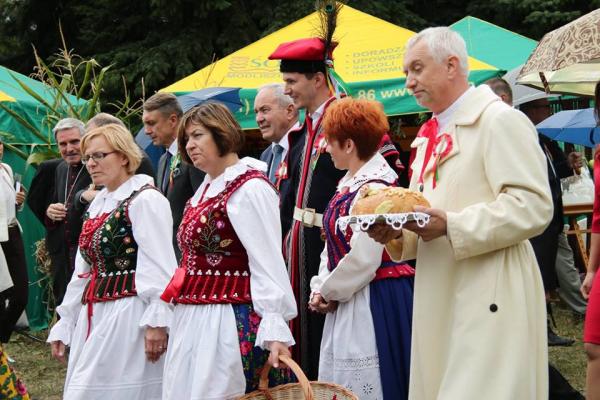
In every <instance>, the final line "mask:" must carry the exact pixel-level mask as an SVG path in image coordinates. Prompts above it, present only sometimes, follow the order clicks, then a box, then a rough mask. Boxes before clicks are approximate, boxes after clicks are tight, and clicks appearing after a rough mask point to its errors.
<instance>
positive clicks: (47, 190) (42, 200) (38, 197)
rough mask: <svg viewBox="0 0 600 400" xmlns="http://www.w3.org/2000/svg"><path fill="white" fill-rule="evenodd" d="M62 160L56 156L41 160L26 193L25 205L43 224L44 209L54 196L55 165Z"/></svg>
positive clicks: (44, 219)
mask: <svg viewBox="0 0 600 400" xmlns="http://www.w3.org/2000/svg"><path fill="white" fill-rule="evenodd" d="M62 161H63V159H62V158H56V159H53V160H47V161H43V162H41V163H40V165H38V167H37V172H36V173H35V176H34V177H33V180H32V181H31V188H30V189H29V194H28V195H27V205H28V206H29V208H30V209H31V211H32V212H33V214H34V215H35V216H36V217H37V218H38V219H39V220H40V222H41V223H42V224H45V221H46V210H47V209H48V206H49V205H50V203H51V202H52V198H53V197H54V176H55V174H56V167H57V166H58V164H60V163H61V162H62Z"/></svg>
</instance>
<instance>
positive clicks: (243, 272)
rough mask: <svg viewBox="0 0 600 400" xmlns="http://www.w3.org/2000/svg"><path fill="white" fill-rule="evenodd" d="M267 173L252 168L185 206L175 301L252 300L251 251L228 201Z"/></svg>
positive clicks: (236, 302)
mask: <svg viewBox="0 0 600 400" xmlns="http://www.w3.org/2000/svg"><path fill="white" fill-rule="evenodd" d="M255 178H258V179H263V180H264V181H265V182H268V183H269V185H270V184H271V183H270V182H269V181H268V179H267V178H266V177H265V175H264V174H263V173H262V172H260V171H258V170H254V169H250V170H248V171H247V172H245V173H244V174H242V175H240V176H238V177H237V178H235V179H234V180H233V181H231V182H229V183H228V184H227V186H226V187H225V189H224V190H223V191H222V192H221V193H219V194H218V195H216V196H215V197H213V198H209V199H206V200H204V201H202V199H201V202H199V203H198V205H197V206H195V207H193V206H191V204H190V202H189V201H188V204H187V206H186V210H185V212H184V215H183V220H182V221H181V225H180V226H179V231H178V232H177V242H178V244H179V248H180V249H181V253H182V254H181V262H180V264H179V267H180V271H181V272H183V270H185V276H184V277H183V279H182V281H181V282H179V284H177V285H176V286H177V289H176V290H175V292H174V296H173V301H174V302H175V303H182V304H215V303H235V304H243V303H251V302H252V299H251V296H250V269H249V267H248V254H247V253H246V249H244V246H243V245H242V243H241V242H240V239H239V238H238V236H237V234H236V233H235V230H234V229H233V226H232V225H231V221H230V220H229V217H228V215H227V201H228V200H229V198H230V197H231V195H232V194H233V193H235V191H236V190H237V189H239V188H240V187H241V186H242V185H243V184H244V183H245V182H247V181H249V180H250V179H255Z"/></svg>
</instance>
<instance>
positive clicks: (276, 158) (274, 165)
mask: <svg viewBox="0 0 600 400" xmlns="http://www.w3.org/2000/svg"><path fill="white" fill-rule="evenodd" d="M282 154H283V147H282V146H280V145H278V144H276V145H275V146H273V159H272V160H271V168H270V169H269V180H270V181H271V182H272V183H273V184H275V183H276V182H277V177H276V176H275V173H276V172H277V169H278V168H279V164H281V156H282Z"/></svg>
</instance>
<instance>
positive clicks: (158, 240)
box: [48, 124, 177, 400]
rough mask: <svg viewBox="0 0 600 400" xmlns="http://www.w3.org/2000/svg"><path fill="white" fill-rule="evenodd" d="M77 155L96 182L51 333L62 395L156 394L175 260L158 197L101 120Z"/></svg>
mask: <svg viewBox="0 0 600 400" xmlns="http://www.w3.org/2000/svg"><path fill="white" fill-rule="evenodd" d="M81 151H82V154H83V157H82V161H83V162H84V163H85V166H86V167H87V169H88V171H89V173H90V176H91V177H92V181H93V183H94V184H95V185H98V186H104V189H102V190H101V191H100V192H99V193H98V194H97V195H96V197H95V199H94V200H93V201H92V203H91V204H90V206H89V208H88V212H87V214H86V216H85V221H84V224H83V228H82V232H81V236H80V238H79V251H78V254H77V259H76V266H75V272H74V274H73V278H72V279H71V281H70V282H69V285H68V287H67V292H66V294H65V297H64V300H63V302H62V304H61V305H60V306H59V307H58V308H57V311H58V313H59V315H60V320H59V321H58V322H57V323H56V325H55V326H54V327H53V328H52V330H51V331H50V335H49V337H48V342H50V343H51V346H52V355H53V356H54V357H55V358H57V359H59V360H61V361H63V362H64V360H65V347H66V346H69V347H70V355H69V362H68V369H67V377H66V381H65V389H64V394H63V396H64V398H65V399H69V400H71V399H86V400H94V399H117V400H119V399H123V400H125V399H127V400H130V399H140V400H141V399H144V400H146V399H160V398H161V391H162V370H163V360H164V357H163V358H162V359H161V355H162V354H163V353H164V352H165V351H166V349H167V328H168V327H169V325H170V321H171V318H172V310H171V309H170V307H169V305H168V304H166V303H165V302H163V301H161V300H160V298H159V296H160V294H161V292H162V290H163V289H164V287H165V285H166V284H167V283H168V281H169V278H170V276H171V275H172V273H173V271H174V270H175V267H176V265H177V262H176V260H175V253H174V251H173V247H172V245H171V243H172V242H171V240H170V237H169V236H170V233H171V232H172V224H173V222H172V217H171V212H170V209H169V203H168V201H167V199H166V198H165V197H164V196H163V195H162V194H161V193H160V192H159V191H158V190H156V188H155V187H154V186H153V184H152V177H150V176H147V175H134V171H135V170H136V169H137V167H138V166H139V164H140V160H141V154H140V150H139V148H138V147H137V145H136V144H135V142H134V141H133V137H132V136H131V133H129V131H127V129H125V128H124V127H121V126H119V125H115V124H110V125H106V126H103V127H100V128H97V129H94V130H92V131H90V132H89V133H87V134H86V135H85V136H84V137H83V139H82V141H81Z"/></svg>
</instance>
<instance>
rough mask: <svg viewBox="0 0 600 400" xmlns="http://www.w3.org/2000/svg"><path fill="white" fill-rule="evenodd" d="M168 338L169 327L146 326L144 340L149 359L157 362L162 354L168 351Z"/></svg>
mask: <svg viewBox="0 0 600 400" xmlns="http://www.w3.org/2000/svg"><path fill="white" fill-rule="evenodd" d="M168 339H169V337H168V336H167V328H165V327H157V328H153V327H150V326H149V327H147V328H146V335H145V336H144V342H145V351H146V358H147V359H148V361H150V362H152V363H155V362H157V361H158V360H159V359H160V356H161V355H162V354H163V353H164V352H166V351H167V342H168Z"/></svg>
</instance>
